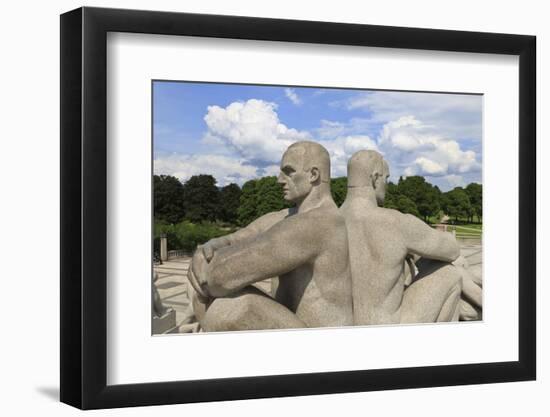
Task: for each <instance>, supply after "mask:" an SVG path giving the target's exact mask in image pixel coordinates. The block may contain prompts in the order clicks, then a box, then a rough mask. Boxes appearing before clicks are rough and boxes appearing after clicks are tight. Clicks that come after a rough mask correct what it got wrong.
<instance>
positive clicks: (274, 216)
mask: <svg viewBox="0 0 550 417" xmlns="http://www.w3.org/2000/svg"><path fill="white" fill-rule="evenodd" d="M286 216H288V209H283V210H280V211H275V212H272V213H267V214H264V215H263V216H261V217H259V218H257V219H256V220H254V221H253V222H252V223H250V224H249V225H248V226H246V227H243V228H242V229H239V230H237V231H236V232H234V233H230V234H228V235H225V236H221V237H217V238H214V239H210V240H209V241H208V242H206V243H205V244H204V245H202V246H201V247H202V250H203V252H204V256H205V257H206V259H207V260H208V261H210V259H212V257H213V256H214V252H215V251H216V250H218V249H220V248H223V247H225V246H230V245H235V244H238V243H241V242H245V241H248V240H252V239H254V238H256V237H257V236H258V235H260V234H261V233H263V232H265V231H266V230H268V229H269V228H271V227H273V225H274V224H276V223H278V222H280V221H281V220H283V219H284V218H285V217H286Z"/></svg>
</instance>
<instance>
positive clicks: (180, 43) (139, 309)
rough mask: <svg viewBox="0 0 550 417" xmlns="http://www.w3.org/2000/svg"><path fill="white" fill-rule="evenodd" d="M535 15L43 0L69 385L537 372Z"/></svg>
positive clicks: (252, 389) (345, 385) (174, 398)
mask: <svg viewBox="0 0 550 417" xmlns="http://www.w3.org/2000/svg"><path fill="white" fill-rule="evenodd" d="M535 45H536V43H535V37H531V36H524V35H510V34H493V33H475V32H459V31H446V30H432V29H417V28H402V27H387V26H372V25H355V24H341V23H327V22H311V21H292V20H277V19H265V18H251V17H236V16H215V15H197V14H185V13H168V12H151V11H135V10H118V9H99V8H81V9H77V10H74V11H71V12H68V13H66V14H63V15H62V16H61V220H62V221H61V401H63V402H65V403H67V404H70V405H73V406H75V407H79V408H82V409H93V408H111V407H124V406H139V405H155V404H173V403H189V402H204V401H221V400H232V399H248V398H266V397H279V396H298V395H314V394H326V393H343V392H357V391H374V390H387V389H400V388H419V387H434V386H446V385H464V384H480V383H496V382H506V381H523V380H533V379H535V377H536V349H535V346H536V315H535V311H536V305H535V301H536V297H535V295H536V294H535V289H536V267H535V265H536V263H535V253H536V251H535V248H536V223H535V221H536V208H535V207H536V206H535V202H536V192H535V172H536V166H535V106H536V94H535V66H536V65H535V63H536V58H535Z"/></svg>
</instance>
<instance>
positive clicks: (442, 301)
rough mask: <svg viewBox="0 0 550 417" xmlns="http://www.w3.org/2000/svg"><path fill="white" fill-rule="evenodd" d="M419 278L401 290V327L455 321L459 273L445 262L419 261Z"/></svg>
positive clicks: (456, 316) (460, 287) (460, 278)
mask: <svg viewBox="0 0 550 417" xmlns="http://www.w3.org/2000/svg"><path fill="white" fill-rule="evenodd" d="M417 266H418V267H419V274H418V275H417V277H415V281H414V282H413V283H412V284H411V285H410V286H409V287H408V288H407V289H406V290H405V292H404V294H403V303H402V305H401V323H433V322H438V321H457V320H458V317H459V312H460V308H459V301H460V294H461V292H462V277H461V274H460V271H459V270H458V269H457V268H456V267H454V266H453V265H451V264H449V263H446V262H439V261H428V260H422V261H420V262H419V263H417Z"/></svg>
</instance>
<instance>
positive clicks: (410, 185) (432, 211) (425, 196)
mask: <svg viewBox="0 0 550 417" xmlns="http://www.w3.org/2000/svg"><path fill="white" fill-rule="evenodd" d="M397 190H398V192H399V194H401V195H404V196H405V197H408V198H409V199H410V200H412V201H413V202H414V204H415V205H416V208H417V210H418V213H419V216H418V217H420V218H422V219H423V220H424V221H426V222H427V221H428V217H430V216H435V215H437V214H438V212H439V209H440V203H439V199H440V194H441V192H440V191H439V188H437V187H434V186H433V185H431V184H430V183H429V182H427V181H426V179H425V178H424V177H422V176H419V175H413V176H410V177H407V178H404V179H403V178H402V177H401V178H399V182H398V184H397Z"/></svg>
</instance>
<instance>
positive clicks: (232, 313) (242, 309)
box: [201, 295, 253, 332]
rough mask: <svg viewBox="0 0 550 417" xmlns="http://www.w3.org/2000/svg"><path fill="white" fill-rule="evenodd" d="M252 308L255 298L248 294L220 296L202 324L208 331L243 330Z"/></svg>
mask: <svg viewBox="0 0 550 417" xmlns="http://www.w3.org/2000/svg"><path fill="white" fill-rule="evenodd" d="M252 309H253V299H252V298H251V297H250V296H248V295H243V296H239V297H234V298H218V299H216V300H215V301H214V302H213V303H212V305H211V306H210V307H209V308H208V311H207V312H206V314H205V316H204V320H203V323H201V326H202V328H203V329H204V330H205V331H207V332H220V331H231V330H241V328H242V326H243V323H245V322H246V319H247V317H249V316H250V314H251V310H252Z"/></svg>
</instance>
